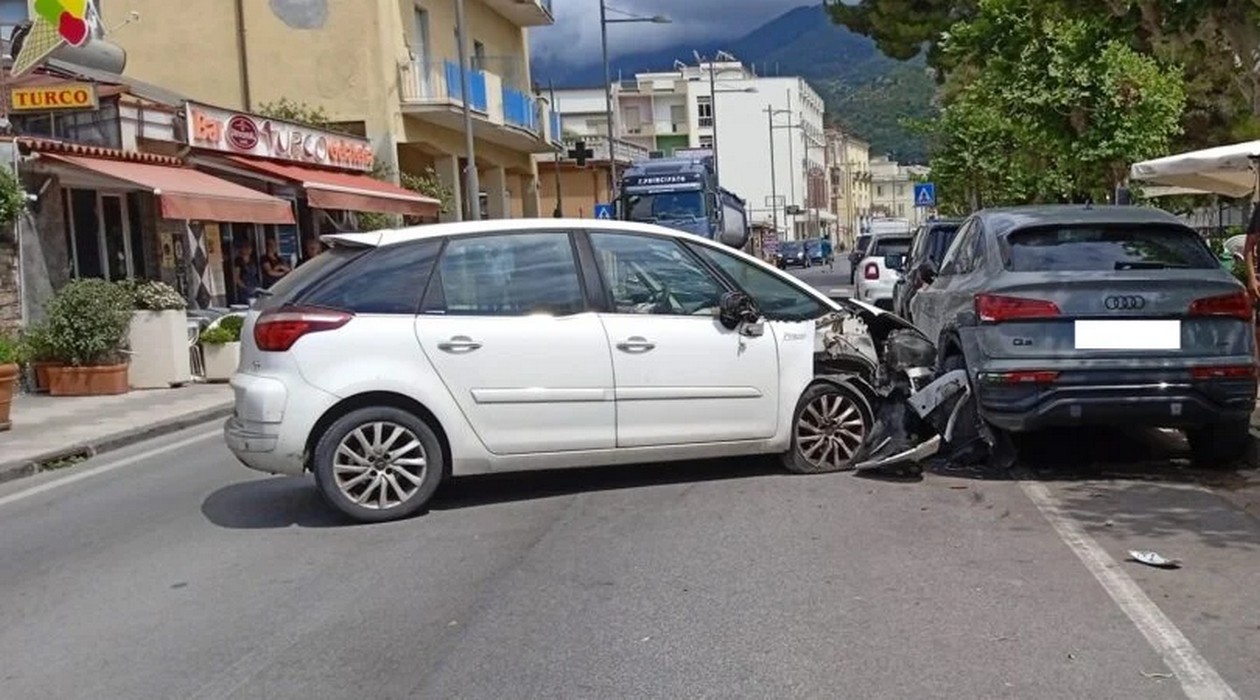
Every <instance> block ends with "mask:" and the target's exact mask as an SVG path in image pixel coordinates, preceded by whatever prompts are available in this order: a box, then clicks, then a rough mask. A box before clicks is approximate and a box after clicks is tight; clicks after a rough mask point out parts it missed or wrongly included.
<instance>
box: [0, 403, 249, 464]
mask: <svg viewBox="0 0 1260 700" xmlns="http://www.w3.org/2000/svg"><path fill="white" fill-rule="evenodd" d="M232 406H233V404H232V402H231V401H228V402H226V403H223V404H221V405H219V406H214V407H211V408H204V409H201V410H199V411H194V412H192V413H185V414H183V415H180V416H176V417H174V418H170V419H168V420H162V421H158V422H156V423H149V424H147V425H142V426H139V427H136V428H130V429H127V430H121V431H119V432H116V433H111V434H109V435H105V436H103V437H100V438H97V439H95V440H89V441H86V442H78V443H75V444H73V445H68V446H66V447H63V448H60V449H57V450H53V451H51V452H45V453H43V454H40V455H36V456H34V457H29V458H24V459H19V460H13V461H8V462H0V484H2V483H5V482H7V481H14V480H16V479H22V478H25V477H28V476H34V475H36V474H39V473H40V472H43V471H47V470H48V467H49V465H51V464H55V463H56V462H61V461H64V460H67V459H73V458H76V457H77V458H81V459H87V458H89V457H95V456H97V455H99V454H104V453H106V452H113V451H114V450H118V449H121V448H123V447H127V446H129V445H134V444H136V443H137V442H143V441H145V440H149V439H151V438H155V437H161V436H163V435H168V434H170V433H176V432H179V431H181V430H183V429H185V428H191V427H192V426H194V425H198V424H200V423H207V422H209V421H212V420H216V419H221V418H227V417H228V416H230V415H232Z"/></svg>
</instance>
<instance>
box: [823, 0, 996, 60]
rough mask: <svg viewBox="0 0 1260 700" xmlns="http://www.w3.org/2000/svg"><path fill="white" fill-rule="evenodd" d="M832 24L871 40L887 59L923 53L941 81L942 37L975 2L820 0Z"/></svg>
mask: <svg viewBox="0 0 1260 700" xmlns="http://www.w3.org/2000/svg"><path fill="white" fill-rule="evenodd" d="M823 2H824V5H825V6H826V8H827V12H828V13H829V14H830V15H831V21H832V22H835V23H836V24H841V25H844V26H845V27H848V28H849V30H850V31H853V32H856V33H858V34H861V35H862V36H866V37H870V38H871V39H873V40H874V41H875V45H876V46H877V47H879V50H880V51H882V52H883V53H884V55H886V56H888V57H889V58H896V59H901V60H907V59H911V58H914V57H915V56H918V55H919V54H920V53H923V52H924V51H925V50H926V53H927V58H928V65H930V66H932V67H934V68H936V69H937V70H938V71H940V75H941V77H942V78H943V77H944V74H945V72H946V68H947V66H948V60H947V59H946V57H945V56H943V55H942V54H941V52H940V45H939V40H940V37H941V35H942V34H943V33H944V32H945V31H947V30H948V29H949V28H950V27H952V26H953V25H954V24H955V23H956V22H960V21H964V20H967V19H970V18H971V17H973V16H974V15H975V12H976V6H977V0H858V2H847V1H846V0H823Z"/></svg>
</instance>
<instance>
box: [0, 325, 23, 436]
mask: <svg viewBox="0 0 1260 700" xmlns="http://www.w3.org/2000/svg"><path fill="white" fill-rule="evenodd" d="M19 347H20V346H19V345H18V342H17V341H16V340H15V339H13V338H11V337H9V336H7V335H0V430H8V429H9V428H10V427H11V426H12V423H10V422H9V412H10V410H12V408H13V394H14V393H15V391H16V390H17V379H18V371H19V369H20V365H19V364H18V355H19Z"/></svg>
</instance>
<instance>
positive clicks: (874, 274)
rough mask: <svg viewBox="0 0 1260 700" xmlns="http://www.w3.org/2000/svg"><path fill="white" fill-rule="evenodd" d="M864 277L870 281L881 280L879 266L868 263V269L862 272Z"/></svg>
mask: <svg viewBox="0 0 1260 700" xmlns="http://www.w3.org/2000/svg"><path fill="white" fill-rule="evenodd" d="M862 276H863V277H865V278H866V279H868V280H877V279H879V265H876V264H875V263H866V269H865V270H863V271H862Z"/></svg>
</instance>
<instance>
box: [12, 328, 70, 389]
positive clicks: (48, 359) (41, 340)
mask: <svg viewBox="0 0 1260 700" xmlns="http://www.w3.org/2000/svg"><path fill="white" fill-rule="evenodd" d="M18 343H19V345H20V347H21V350H22V356H23V358H22V359H23V360H24V361H25V362H26V363H27V364H28V365H29V366H30V368H31V374H32V375H33V376H34V379H35V386H34V390H35V391H36V392H47V391H48V368H49V367H56V366H57V365H60V364H61V362H59V361H57V360H56V359H55V358H54V357H53V351H52V346H51V345H50V344H49V342H48V326H47V324H45V323H35V324H31V325H29V326H27V327H26V330H25V331H23V332H22V336H21V338H19V339H18Z"/></svg>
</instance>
